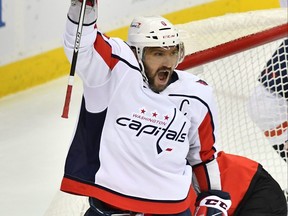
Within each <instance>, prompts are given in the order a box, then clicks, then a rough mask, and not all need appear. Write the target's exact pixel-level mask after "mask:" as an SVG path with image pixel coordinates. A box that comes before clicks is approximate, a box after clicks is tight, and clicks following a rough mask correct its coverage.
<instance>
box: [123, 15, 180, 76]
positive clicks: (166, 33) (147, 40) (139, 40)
mask: <svg viewBox="0 0 288 216" xmlns="http://www.w3.org/2000/svg"><path fill="white" fill-rule="evenodd" d="M127 42H128V44H129V45H130V46H131V47H135V49H136V54H137V57H138V60H139V63H140V65H141V67H142V68H141V70H142V74H143V75H144V78H145V79H146V75H145V73H144V67H143V61H142V58H143V51H144V48H145V47H170V46H179V58H178V62H177V65H178V64H179V63H180V62H181V61H182V60H183V59H184V54H185V52H184V45H183V42H181V40H180V38H179V33H178V30H177V29H176V28H175V26H174V25H173V24H171V23H170V22H169V21H168V20H167V19H165V18H163V17H161V16H146V17H136V18H134V19H133V21H132V23H131V25H130V28H129V31H128V41H127ZM177 65H176V66H177Z"/></svg>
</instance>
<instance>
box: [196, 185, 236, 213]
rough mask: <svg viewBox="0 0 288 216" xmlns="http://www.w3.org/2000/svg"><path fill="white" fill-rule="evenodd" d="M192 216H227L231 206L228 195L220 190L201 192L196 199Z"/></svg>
mask: <svg viewBox="0 0 288 216" xmlns="http://www.w3.org/2000/svg"><path fill="white" fill-rule="evenodd" d="M195 205H196V210H195V214H194V216H213V215H217V216H228V213H227V211H228V209H229V208H230V206H231V199H230V195H229V193H226V192H224V191H220V190H209V191H207V192H202V193H200V194H199V195H198V197H197V199H196V204H195Z"/></svg>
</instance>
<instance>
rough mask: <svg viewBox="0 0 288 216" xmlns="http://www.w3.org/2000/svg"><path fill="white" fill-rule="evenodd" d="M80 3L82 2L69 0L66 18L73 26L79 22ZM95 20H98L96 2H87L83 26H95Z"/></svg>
mask: <svg viewBox="0 0 288 216" xmlns="http://www.w3.org/2000/svg"><path fill="white" fill-rule="evenodd" d="M82 1H83V0H71V6H70V8H69V11H68V18H69V19H70V20H71V21H72V22H73V23H75V24H78V22H79V16H80V11H81V6H82ZM97 18H98V6H97V0H87V1H86V10H85V17H84V25H92V24H95V23H96V21H97Z"/></svg>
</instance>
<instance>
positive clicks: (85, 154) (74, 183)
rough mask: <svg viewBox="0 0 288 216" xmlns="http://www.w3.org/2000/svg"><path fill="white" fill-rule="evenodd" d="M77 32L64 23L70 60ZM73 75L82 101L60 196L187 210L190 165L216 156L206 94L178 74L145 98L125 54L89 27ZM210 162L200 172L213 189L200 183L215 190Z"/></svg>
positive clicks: (121, 45)
mask: <svg viewBox="0 0 288 216" xmlns="http://www.w3.org/2000/svg"><path fill="white" fill-rule="evenodd" d="M76 28H77V26H76V25H75V24H73V23H72V22H70V21H68V22H67V28H66V33H65V36H64V47H65V52H66V54H67V57H68V59H69V60H70V61H71V59H72V54H73V47H74V40H75V34H76ZM76 71H77V73H78V75H79V76H80V77H81V79H82V81H83V86H84V94H83V100H82V105H81V111H80V115H79V120H78V123H77V128H76V130H75V134H74V137H73V140H72V143H71V146H70V149H69V152H68V155H67V158H66V163H65V174H64V177H63V180H62V184H61V190H62V191H65V192H69V193H73V194H79V195H84V196H90V197H95V198H98V199H100V200H102V201H104V202H106V203H108V204H110V205H113V206H116V207H118V208H121V209H125V210H131V211H135V212H145V213H154V214H173V213H179V212H182V211H184V210H186V209H187V208H189V206H190V205H191V200H192V199H195V194H194V191H193V190H192V189H191V179H192V169H191V165H197V164H201V163H202V162H204V164H205V163H206V162H209V161H210V160H212V159H213V158H214V153H215V152H216V150H215V148H214V144H215V134H214V132H215V128H214V126H215V125H214V122H213V114H214V106H213V105H212V106H210V104H211V103H212V104H213V100H212V98H211V94H212V91H211V89H210V88H209V87H208V86H206V85H203V84H201V83H200V82H197V80H198V78H197V77H194V76H193V75H189V77H191V78H189V79H188V74H183V75H182V73H181V72H180V71H178V72H177V73H175V75H174V78H175V79H174V82H173V83H172V84H171V85H170V86H169V87H168V88H167V89H166V90H165V91H164V92H162V93H161V94H157V93H155V92H153V91H151V90H150V89H149V87H148V86H147V85H146V84H145V82H143V80H142V75H141V73H140V69H139V65H138V62H137V60H136V58H135V56H134V54H133V52H132V51H131V49H130V47H129V46H128V45H127V44H126V43H125V42H123V41H122V40H120V39H112V38H108V37H106V36H104V35H103V34H101V33H100V32H97V29H96V28H94V26H84V27H83V31H82V38H81V45H80V49H79V53H78V61H77V68H76ZM177 74H179V75H177ZM180 74H181V75H180ZM186 76H187V77H186ZM186 78H187V80H186ZM185 80H186V81H185ZM190 82H191V85H190ZM183 84H184V85H183ZM188 84H189V85H188ZM172 87H173V88H172ZM188 110H189V111H188ZM187 161H188V162H187ZM215 161H216V160H213V162H211V163H208V165H207V166H206V165H205V166H206V167H205V169H206V168H207V170H208V171H209V170H213V171H211V172H208V173H209V174H208V176H205V179H207V178H208V179H209V178H210V177H212V178H214V177H216V178H215V179H216V181H214V182H215V183H212V182H208V183H203V184H205V185H206V186H207V185H209V187H208V186H207V187H208V188H210V187H211V186H212V187H214V188H215V189H220V188H221V186H220V182H219V181H218V177H219V170H218V167H217V163H216V162H215ZM202 166H203V165H201V167H202ZM199 173H200V176H201V175H202V176H203V173H202V172H201V171H200V172H199ZM219 187H220V188H219Z"/></svg>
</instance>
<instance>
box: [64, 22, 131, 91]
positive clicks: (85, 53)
mask: <svg viewBox="0 0 288 216" xmlns="http://www.w3.org/2000/svg"><path fill="white" fill-rule="evenodd" d="M76 32H77V25H76V24H74V23H72V22H71V21H70V20H69V19H68V20H67V24H66V31H65V34H64V50H65V54H66V56H67V58H68V60H69V61H70V62H72V57H73V52H74V43H75V39H76ZM121 46H126V47H127V45H126V44H125V43H124V42H123V41H121V40H116V39H113V38H109V37H107V36H105V35H104V34H102V33H101V32H99V31H98V29H97V26H96V25H89V26H83V29H82V36H81V41H80V47H79V51H78V56H77V64H76V73H77V74H78V75H79V77H80V78H81V79H82V81H83V83H84V85H86V86H88V87H94V86H99V85H101V84H103V83H105V82H106V81H107V80H109V78H110V76H111V71H112V70H113V68H114V66H115V65H116V64H117V62H118V60H117V58H115V57H114V56H121V52H122V50H123V49H122V47H121Z"/></svg>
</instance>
